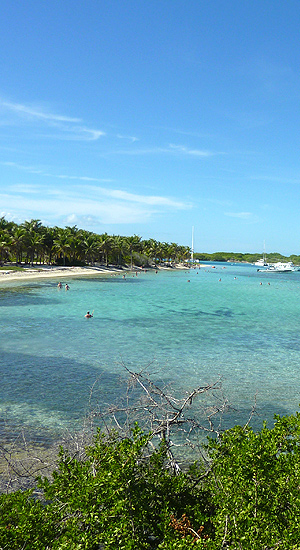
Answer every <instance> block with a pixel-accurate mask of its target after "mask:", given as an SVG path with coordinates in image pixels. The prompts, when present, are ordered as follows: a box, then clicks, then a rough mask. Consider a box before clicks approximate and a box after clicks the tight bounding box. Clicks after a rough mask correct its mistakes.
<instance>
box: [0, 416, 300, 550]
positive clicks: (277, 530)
mask: <svg viewBox="0 0 300 550" xmlns="http://www.w3.org/2000/svg"><path fill="white" fill-rule="evenodd" d="M275 420H276V421H275V425H274V427H273V428H272V429H269V428H267V426H266V425H264V426H263V428H262V429H261V430H260V431H259V432H253V430H252V429H251V428H250V427H249V426H244V427H241V426H236V427H234V428H232V429H231V430H227V431H226V432H224V434H223V435H222V436H221V437H220V438H218V439H214V440H213V439H210V440H209V443H208V449H207V452H208V454H209V456H210V460H211V465H210V469H209V470H207V471H204V470H203V468H201V467H199V465H197V464H196V463H195V464H193V465H192V466H191V468H190V470H189V471H188V472H186V473H182V472H181V473H178V472H176V471H173V470H171V469H170V468H169V466H168V460H167V457H168V452H167V447H166V444H164V443H161V444H160V445H159V446H158V447H157V448H156V449H153V448H152V449H151V446H150V443H151V435H145V434H144V433H142V432H141V431H140V430H139V429H138V428H135V429H134V431H133V432H132V435H131V436H130V437H126V438H121V437H120V436H119V435H118V434H117V433H115V432H112V433H110V434H109V435H104V434H103V433H101V432H100V431H99V432H98V434H97V436H96V437H95V440H94V444H93V445H91V446H90V447H89V448H87V450H86V457H85V458H84V460H79V459H78V458H77V457H76V455H75V456H70V454H68V453H67V452H65V451H63V450H61V452H60V456H59V464H58V469H57V470H56V471H55V472H54V473H53V478H52V479H51V480H49V479H40V480H39V483H38V484H39V488H40V490H41V492H42V497H43V498H42V499H41V498H39V499H38V498H37V496H36V495H34V494H33V493H32V492H29V491H24V492H20V491H19V492H16V493H13V494H10V495H2V497H1V499H0V548H1V550H2V549H3V550H4V549H9V550H17V549H18V550H20V549H22V550H47V549H51V550H52V549H53V550H64V549H65V550H81V549H86V550H96V549H97V550H100V549H104V548H105V549H115V550H117V549H120V550H122V549H123V550H139V549H140V550H143V549H145V550H146V549H149V550H150V549H151V548H156V549H159V550H188V549H204V548H205V549H206V550H222V549H231V550H275V549H276V550H277V549H280V550H292V549H293V550H299V549H300V544H299V541H300V519H299V518H300V447H299V445H300V415H299V414H298V413H297V414H296V415H292V416H289V417H283V418H280V417H276V419H275Z"/></svg>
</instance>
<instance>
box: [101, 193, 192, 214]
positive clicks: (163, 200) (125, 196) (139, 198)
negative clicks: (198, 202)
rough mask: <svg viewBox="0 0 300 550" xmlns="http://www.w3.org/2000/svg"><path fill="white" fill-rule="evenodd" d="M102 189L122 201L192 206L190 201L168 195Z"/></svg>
mask: <svg viewBox="0 0 300 550" xmlns="http://www.w3.org/2000/svg"><path fill="white" fill-rule="evenodd" d="M101 191H102V192H103V193H104V194H105V195H108V196H110V197H112V198H114V199H120V200H122V201H127V202H133V203H139V204H147V205H152V206H166V207H170V208H176V209H187V208H190V207H191V204H190V203H185V202H182V201H176V200H174V199H170V198H168V197H159V196H155V195H154V196H153V195H136V194H133V193H128V192H127V191H120V190H118V189H113V190H110V189H101Z"/></svg>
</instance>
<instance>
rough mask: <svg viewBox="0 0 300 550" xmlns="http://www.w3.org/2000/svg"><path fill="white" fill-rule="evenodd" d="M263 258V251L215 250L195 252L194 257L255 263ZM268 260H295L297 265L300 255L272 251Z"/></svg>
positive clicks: (270, 261) (212, 260)
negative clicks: (210, 252) (209, 252)
mask: <svg viewBox="0 0 300 550" xmlns="http://www.w3.org/2000/svg"><path fill="white" fill-rule="evenodd" d="M260 258H262V253H257V254H250V253H245V254H242V253H241V252H213V253H212V254H207V253H206V252H202V253H200V252H195V253H194V259H195V260H199V261H202V262H245V263H249V264H253V263H254V262H257V260H259V259H260ZM267 261H268V262H269V263H271V264H272V263H275V262H293V263H294V264H295V265H300V255H299V256H297V255H296V254H292V255H291V256H283V255H282V254H280V253H279V252H270V254H268V255H267Z"/></svg>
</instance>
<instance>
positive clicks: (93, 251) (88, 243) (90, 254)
mask: <svg viewBox="0 0 300 550" xmlns="http://www.w3.org/2000/svg"><path fill="white" fill-rule="evenodd" d="M82 244H83V249H84V254H85V257H86V258H87V260H88V261H89V262H90V263H93V261H94V260H95V257H96V255H97V252H98V242H97V235H95V233H90V234H89V235H88V236H87V237H86V238H85V239H84V241H83V243H82Z"/></svg>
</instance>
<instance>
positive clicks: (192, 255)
mask: <svg viewBox="0 0 300 550" xmlns="http://www.w3.org/2000/svg"><path fill="white" fill-rule="evenodd" d="M191 260H192V262H193V261H194V226H193V227H192V253H191Z"/></svg>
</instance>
